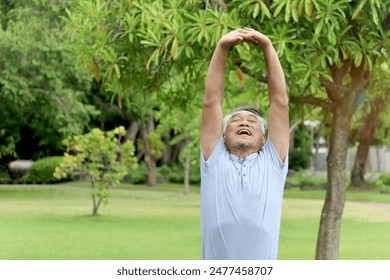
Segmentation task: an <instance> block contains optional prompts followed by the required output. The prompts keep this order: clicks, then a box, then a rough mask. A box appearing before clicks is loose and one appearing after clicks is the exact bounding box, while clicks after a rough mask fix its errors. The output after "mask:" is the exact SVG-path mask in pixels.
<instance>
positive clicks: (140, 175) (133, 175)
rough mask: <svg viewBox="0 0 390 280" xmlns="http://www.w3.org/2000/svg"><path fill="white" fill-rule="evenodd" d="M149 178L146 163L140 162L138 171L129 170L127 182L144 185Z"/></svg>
mask: <svg viewBox="0 0 390 280" xmlns="http://www.w3.org/2000/svg"><path fill="white" fill-rule="evenodd" d="M147 176H148V169H147V168H146V165H145V163H144V162H140V163H139V164H138V167H137V169H129V171H128V173H127V175H126V177H125V180H128V181H129V182H130V183H132V184H144V183H145V181H146V177H147Z"/></svg>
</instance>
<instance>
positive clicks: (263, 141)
mask: <svg viewBox="0 0 390 280" xmlns="http://www.w3.org/2000/svg"><path fill="white" fill-rule="evenodd" d="M261 143H263V146H264V145H265V136H264V134H263V135H262V136H261Z"/></svg>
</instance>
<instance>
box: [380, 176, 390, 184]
mask: <svg viewBox="0 0 390 280" xmlns="http://www.w3.org/2000/svg"><path fill="white" fill-rule="evenodd" d="M379 179H380V180H381V181H382V182H383V184H384V185H385V186H387V187H390V174H381V175H380V176H379Z"/></svg>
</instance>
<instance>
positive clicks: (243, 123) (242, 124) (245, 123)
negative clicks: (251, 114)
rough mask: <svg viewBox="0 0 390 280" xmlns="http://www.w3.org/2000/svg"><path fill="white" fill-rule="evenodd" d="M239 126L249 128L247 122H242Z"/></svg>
mask: <svg viewBox="0 0 390 280" xmlns="http://www.w3.org/2000/svg"><path fill="white" fill-rule="evenodd" d="M240 126H249V124H248V122H247V121H246V120H243V121H242V122H241V123H240Z"/></svg>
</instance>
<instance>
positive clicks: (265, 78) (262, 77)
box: [238, 66, 268, 84]
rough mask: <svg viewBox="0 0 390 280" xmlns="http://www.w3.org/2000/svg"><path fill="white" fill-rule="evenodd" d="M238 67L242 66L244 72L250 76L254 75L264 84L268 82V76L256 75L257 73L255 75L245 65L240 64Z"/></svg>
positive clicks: (254, 77)
mask: <svg viewBox="0 0 390 280" xmlns="http://www.w3.org/2000/svg"><path fill="white" fill-rule="evenodd" d="M238 68H240V69H241V71H242V72H244V73H245V74H247V75H248V76H250V77H252V78H253V79H255V80H258V81H259V82H262V83H264V84H268V79H267V77H264V76H258V77H256V76H255V75H253V73H251V72H250V71H249V69H248V68H246V67H243V66H238Z"/></svg>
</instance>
